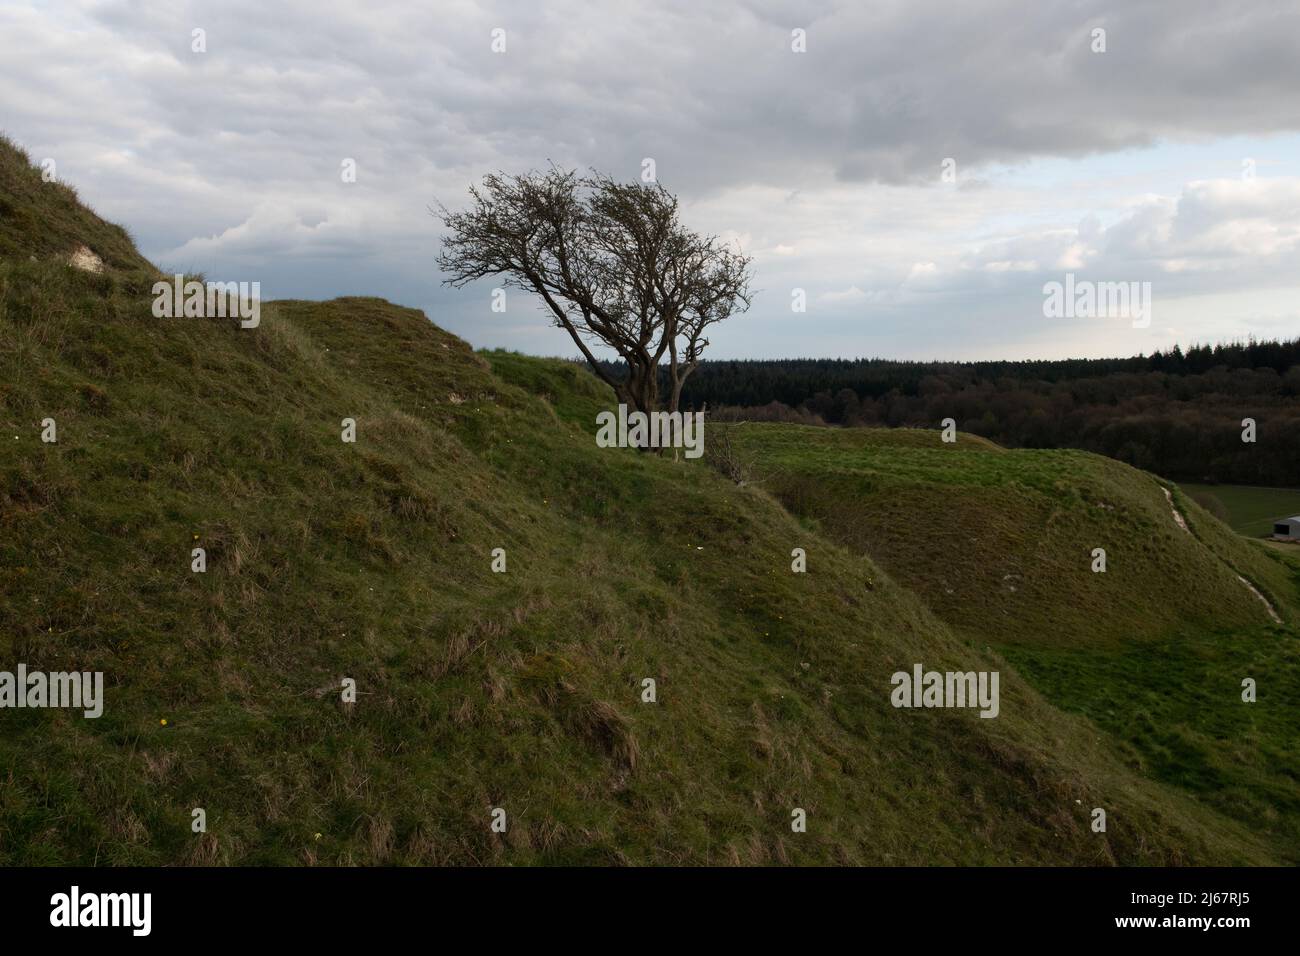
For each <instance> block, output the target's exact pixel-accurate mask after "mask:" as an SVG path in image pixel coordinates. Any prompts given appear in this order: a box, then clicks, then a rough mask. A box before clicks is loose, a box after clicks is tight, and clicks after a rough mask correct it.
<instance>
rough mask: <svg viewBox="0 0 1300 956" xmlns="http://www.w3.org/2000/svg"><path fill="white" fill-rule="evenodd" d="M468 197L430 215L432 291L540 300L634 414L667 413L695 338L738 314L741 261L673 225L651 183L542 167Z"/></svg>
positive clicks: (671, 205) (673, 202) (744, 302)
mask: <svg viewBox="0 0 1300 956" xmlns="http://www.w3.org/2000/svg"><path fill="white" fill-rule="evenodd" d="M470 200H471V201H470V204H469V207H468V208H467V209H465V210H464V211H462V212H451V211H449V210H448V209H447V208H446V207H445V206H442V205H439V206H438V208H437V210H436V212H435V214H436V215H438V216H439V217H440V218H441V219H442V221H443V223H444V224H445V225H446V226H447V229H448V235H447V237H446V238H445V239H444V241H443V246H442V251H441V253H440V254H439V256H438V266H439V268H441V269H442V270H443V272H445V273H446V274H447V276H448V278H447V279H445V280H444V284H445V285H450V286H453V287H455V288H460V287H461V286H464V285H466V284H467V283H469V282H473V281H474V280H476V279H481V278H484V277H486V276H498V275H503V276H505V277H506V278H505V285H507V286H513V287H515V288H519V289H523V290H525V291H528V292H533V293H536V294H537V295H539V296H541V298H542V301H543V302H545V303H546V306H547V308H548V309H550V311H551V314H552V316H553V318H554V321H555V324H556V325H557V326H559V327H560V328H562V329H564V330H565V331H567V332H568V333H569V335H570V337H572V339H573V341H574V342H575V343H576V344H577V346H578V348H579V349H580V350H581V352H582V354H583V356H584V357H585V358H586V359H587V362H588V363H589V364H590V365H591V367H592V369H593V371H595V373H596V374H597V375H599V376H600V377H601V378H602V379H604V381H606V382H607V383H608V384H609V385H610V386H611V387H612V388H613V389H614V391H615V393H616V394H617V395H618V396H619V400H620V401H622V402H625V403H626V404H627V405H629V406H630V407H632V408H634V409H636V410H638V411H643V412H650V411H654V410H656V409H658V408H660V407H665V406H666V407H667V410H668V411H670V412H672V411H677V410H678V404H679V403H680V401H681V394H682V386H683V385H684V384H685V383H686V380H687V378H689V377H690V374H691V373H692V372H693V371H695V369H696V367H697V366H698V365H699V362H700V356H701V355H702V353H703V352H704V349H705V347H706V346H707V345H708V344H709V340H708V339H707V338H706V337H705V332H706V330H707V329H708V328H709V326H711V325H714V324H716V323H718V322H721V321H722V320H723V319H726V318H728V317H729V316H731V315H735V314H737V313H740V312H744V311H745V310H746V309H748V308H749V302H750V292H749V264H750V259H749V257H747V256H743V255H741V254H740V253H738V252H735V251H733V250H731V249H729V248H728V247H727V246H725V245H723V244H722V243H721V242H719V241H718V239H717V238H716V237H714V236H702V235H700V234H698V233H695V232H692V231H690V230H688V229H686V228H685V227H684V226H682V225H681V223H680V222H678V219H677V199H676V197H674V196H673V195H671V194H670V193H669V192H668V191H667V190H665V189H664V188H663V187H662V186H660V185H658V184H657V183H656V184H653V185H647V184H641V183H617V182H615V181H614V180H613V179H611V178H610V177H609V176H605V175H601V174H598V173H593V174H591V175H589V176H585V177H579V176H578V174H577V172H576V171H572V170H563V169H558V168H556V167H551V168H550V169H548V170H545V171H542V172H529V173H525V174H523V175H520V176H507V175H505V174H502V173H495V174H492V175H489V176H487V177H485V178H484V180H483V183H482V185H481V186H472V187H470ZM594 341H599V342H603V343H604V344H606V345H608V346H609V347H610V348H612V349H613V350H614V351H615V352H616V353H617V354H618V355H619V356H620V357H621V358H622V359H623V361H624V362H625V363H626V364H627V368H628V375H627V378H626V379H623V380H619V379H617V378H615V377H614V376H612V375H611V374H609V372H608V371H607V370H606V369H605V367H604V366H602V365H601V364H600V362H598V361H597V360H596V356H595V355H594V354H593V353H592V351H591V347H590V345H591V343H592V342H594ZM664 364H666V365H667V373H668V376H667V392H668V394H667V395H666V396H661V395H660V381H659V369H660V366H661V365H664Z"/></svg>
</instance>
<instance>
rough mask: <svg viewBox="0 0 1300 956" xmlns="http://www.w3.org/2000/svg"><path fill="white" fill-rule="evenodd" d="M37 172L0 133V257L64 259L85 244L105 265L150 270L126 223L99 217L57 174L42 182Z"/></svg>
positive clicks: (116, 267) (42, 178)
mask: <svg viewBox="0 0 1300 956" xmlns="http://www.w3.org/2000/svg"><path fill="white" fill-rule="evenodd" d="M42 172H43V171H42V169H40V168H39V167H37V166H34V165H32V164H31V163H30V162H29V161H28V157H27V154H26V153H24V152H23V151H22V150H20V149H19V148H18V147H17V146H15V145H14V144H13V143H12V142H10V141H9V140H8V139H6V138H5V137H4V136H0V262H5V261H14V260H17V259H29V258H36V259H46V258H49V257H57V258H61V259H64V260H66V259H67V258H68V257H69V256H70V255H71V254H72V253H73V251H74V250H76V249H77V248H78V247H80V246H86V247H88V248H89V249H90V250H91V251H92V252H94V253H95V254H96V255H98V256H99V257H100V258H101V259H102V260H103V261H104V264H105V265H107V266H108V267H110V268H113V269H118V270H142V271H146V272H152V271H154V268H153V266H152V265H151V264H150V263H149V262H148V260H146V259H145V258H144V256H142V255H140V253H139V252H138V251H137V250H136V248H135V243H133V242H132V241H131V236H130V235H129V234H128V233H127V231H126V230H125V229H123V228H122V227H121V226H116V225H113V224H112V223H108V222H105V221H104V220H102V219H100V218H99V217H98V216H96V215H95V214H94V213H93V212H91V211H90V210H89V209H88V208H86V206H85V205H83V204H82V203H81V201H80V200H79V199H78V197H77V192H76V190H75V189H73V188H72V187H71V186H69V185H68V184H66V183H63V182H61V181H59V180H58V178H57V176H55V178H54V179H52V180H51V181H48V182H47V181H46V178H45V177H44V176H43V175H42ZM52 172H55V173H57V169H54V170H52Z"/></svg>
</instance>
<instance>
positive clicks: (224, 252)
mask: <svg viewBox="0 0 1300 956" xmlns="http://www.w3.org/2000/svg"><path fill="white" fill-rule="evenodd" d="M196 30H202V31H203V33H202V34H201V38H202V41H203V42H202V43H199V42H198V41H196V39H195V36H196V34H195V31H196ZM796 30H801V31H804V33H803V37H804V38H805V39H804V41H803V45H804V46H805V47H806V50H805V51H804V52H797V51H796V50H795V49H794V47H796V46H799V45H800V44H799V43H798V42H797V41H796V39H795V34H794V33H793V31H796ZM1098 30H1104V31H1105V32H1104V36H1102V35H1099V34H1097V33H1096V31H1098ZM494 31H504V34H501V33H497V34H495V36H496V37H497V40H498V42H497V46H498V47H500V45H501V43H500V39H501V38H502V37H504V47H505V48H504V51H501V52H497V51H494V49H493V41H494ZM1103 40H1104V52H1101V51H1099V50H1098V49H1097V48H1098V47H1099V46H1101V43H1102V41H1103ZM196 46H205V47H206V49H205V50H202V51H199V52H196V50H195V47H196ZM0 130H2V131H4V132H5V133H7V134H8V135H9V136H10V137H11V138H12V139H14V140H16V141H17V142H19V143H20V144H21V145H23V146H24V147H25V148H26V149H27V150H28V152H29V153H30V154H31V156H32V158H33V160H35V161H38V162H39V161H41V160H43V159H46V158H51V159H54V160H55V162H56V168H57V172H58V175H59V178H61V179H64V180H66V181H69V182H71V183H73V184H75V185H76V186H77V187H78V189H79V191H80V193H81V195H82V197H83V199H85V200H86V201H88V202H89V203H90V204H91V205H92V206H93V207H94V208H95V209H96V210H97V211H98V212H99V213H100V214H101V215H103V216H104V217H105V218H108V219H110V220H113V221H116V222H120V223H122V224H123V225H125V226H127V227H128V228H129V229H130V230H131V232H132V234H133V235H134V236H135V237H136V239H137V241H138V243H139V245H140V247H141V249H142V251H143V252H144V253H145V254H146V255H148V256H149V257H150V258H151V259H153V260H154V261H155V262H156V263H158V264H159V265H161V266H163V267H164V268H167V269H169V270H177V271H180V270H184V271H203V272H205V273H206V274H207V275H208V277H209V278H213V279H236V280H244V281H252V280H257V281H260V282H261V284H262V291H263V296H264V297H266V298H283V297H300V298H330V297H333V296H336V295H354V294H365V295H381V296H384V297H386V298H389V299H392V300H394V301H397V302H400V303H403V304H405V305H411V306H415V307H418V308H421V309H423V310H425V311H426V312H427V313H428V314H429V316H430V317H431V318H432V319H433V320H434V321H435V322H437V323H438V324H440V325H442V326H444V327H445V328H448V329H450V330H452V331H454V332H456V333H457V334H459V335H462V336H464V337H465V338H467V339H468V340H469V341H470V342H471V343H473V344H474V345H476V346H480V347H484V346H502V347H508V348H514V349H519V350H521V351H526V352H533V353H538V354H553V355H571V354H574V353H575V351H576V350H575V349H574V348H573V347H572V345H571V344H570V343H569V341H568V339H567V337H566V336H565V335H564V333H562V332H560V331H558V330H555V329H552V328H550V327H549V326H548V323H547V321H546V318H545V316H544V315H543V314H542V313H541V312H540V311H538V310H537V309H536V308H535V307H534V306H533V304H532V303H530V302H529V301H527V299H526V298H525V297H524V296H523V295H522V294H521V293H515V292H512V293H511V294H510V298H508V299H507V311H506V312H505V313H504V314H502V313H496V312H493V311H491V308H490V306H491V291H492V287H493V285H494V284H495V283H493V282H491V281H484V282H483V283H481V284H480V285H479V286H473V287H470V288H467V289H463V290H459V291H456V290H451V289H448V288H444V287H442V286H441V285H440V282H441V279H442V276H440V275H439V273H438V271H437V269H436V267H435V265H434V256H435V254H436V252H437V249H438V244H439V230H440V226H439V223H438V222H437V221H436V220H435V219H433V218H432V217H431V216H430V214H429V211H428V207H429V206H430V205H431V204H433V203H435V202H437V201H442V202H444V203H446V204H447V205H449V206H451V207H456V206H458V205H460V204H462V203H463V202H464V197H465V195H466V190H467V187H468V186H469V184H470V183H471V182H473V181H475V180H477V179H478V178H480V177H481V176H482V175H483V174H484V173H486V172H489V171H492V170H498V169H500V170H505V171H507V172H522V171H524V170H527V169H530V168H536V167H539V166H544V165H545V164H546V163H547V162H548V161H553V162H555V163H558V164H561V165H567V166H576V167H596V168H598V169H601V170H603V171H607V172H610V173H612V174H614V175H615V176H617V177H619V178H624V179H635V178H638V177H639V176H640V175H641V173H642V169H643V162H644V161H645V160H646V159H652V160H653V161H654V167H655V172H656V175H657V177H658V180H659V181H660V182H661V183H663V184H664V185H665V186H666V187H667V188H669V189H670V190H672V191H673V192H675V193H677V194H678V195H679V196H680V197H681V199H682V201H683V218H684V219H685V221H686V223H687V224H688V225H690V226H692V227H694V228H697V229H699V230H701V231H705V232H709V233H714V234H717V235H719V236H720V237H723V238H724V239H726V240H727V241H730V242H735V243H737V244H739V246H740V247H741V248H742V249H743V250H744V251H745V252H747V253H749V254H751V255H752V256H753V257H754V286H755V288H756V289H757V290H758V294H757V296H756V298H755V302H754V307H753V309H752V310H751V311H750V312H749V313H748V314H746V315H744V316H742V317H739V318H736V319H734V320H732V321H730V322H728V323H725V324H724V325H723V326H721V327H720V328H719V329H718V331H717V333H716V334H715V335H713V336H712V343H713V344H712V348H711V350H710V355H711V356H713V357H719V358H720V357H782V356H850V357H852V356H875V355H879V356H886V357H897V358H922V359H924V358H1000V357H1006V358H1029V357H1061V356H1083V355H1088V356H1099V355H1128V354H1136V353H1138V352H1150V351H1151V350H1153V349H1156V348H1164V347H1167V346H1169V345H1171V344H1173V343H1175V342H1178V343H1182V344H1184V345H1186V344H1188V343H1190V342H1197V341H1200V342H1203V341H1217V340H1223V339H1234V338H1244V337H1246V336H1249V335H1254V336H1256V337H1261V338H1264V337H1277V336H1291V337H1293V336H1296V335H1300V296H1298V294H1297V293H1300V268H1298V267H1300V3H1297V2H1295V0H1277V2H1270V0H1213V2H1210V0H1204V2H1203V0H1177V2H1174V0H1166V2H1148V0H1069V2H1054V0H1018V2H1001V0H988V2H982V3H972V2H955V0H949V2H945V3H931V2H928V0H898V2H895V0H883V2H862V0H858V2H852V0H846V2H832V0H825V2H817V0H811V2H800V3H793V2H791V3H787V2H782V0H736V2H731V3H721V2H719V3H704V2H700V0H685V2H671V0H670V2H656V3H646V2H642V0H626V2H603V3H600V4H595V3H585V4H584V3H569V2H564V0H547V2H545V3H541V2H535V0H530V2H524V0H520V2H515V3H504V2H503V3H485V2H484V3H470V2H441V0H432V2H410V3H388V2H383V0H367V2H365V3H360V2H357V3H349V4H345V3H331V2H328V0H310V2H296V0H290V2H279V3H272V2H269V0H251V2H246V0H212V2H196V3H188V2H184V0H158V2H139V0H137V2H132V0H104V2H92V0H5V2H4V4H3V5H2V6H0ZM346 160H352V161H354V162H355V166H356V181H355V182H344V177H343V175H342V170H343V166H344V163H345V161H346ZM945 160H951V162H949V163H946V164H945ZM945 170H947V171H949V172H950V175H948V176H946V177H945V175H944V173H945ZM1066 273H1072V274H1073V275H1074V276H1075V277H1076V279H1077V280H1082V281H1098V282H1117V281H1123V282H1149V283H1151V287H1150V288H1151V303H1152V308H1151V323H1150V327H1149V328H1134V327H1133V323H1132V322H1131V321H1129V320H1127V319H1124V318H1116V317H1109V318H1047V317H1045V315H1044V307H1043V304H1044V293H1043V287H1044V283H1047V282H1051V281H1061V280H1063V279H1064V276H1065V274H1066ZM795 289H803V290H804V291H805V294H806V299H807V310H806V311H805V312H802V313H797V312H794V311H792V307H791V305H792V295H793V290H795Z"/></svg>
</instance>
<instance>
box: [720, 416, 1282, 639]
mask: <svg viewBox="0 0 1300 956" xmlns="http://www.w3.org/2000/svg"><path fill="white" fill-rule="evenodd" d="M720 427H721V426H720ZM730 432H731V434H732V435H733V436H734V439H735V442H736V444H737V446H738V447H740V448H741V449H742V450H743V452H744V453H746V454H748V455H749V456H750V457H751V458H753V459H754V460H755V462H756V465H757V472H758V475H759V476H760V478H761V480H762V482H763V484H764V487H766V488H767V489H768V490H770V491H771V492H772V493H773V494H774V495H775V497H776V498H777V499H778V500H780V501H781V502H783V503H784V504H785V505H786V506H787V507H788V508H789V509H790V510H791V511H793V512H794V513H795V514H798V515H801V516H803V517H806V518H808V519H810V520H814V521H816V522H817V523H818V526H819V527H821V528H823V529H825V531H826V533H827V534H828V535H830V536H831V537H834V538H835V539H836V540H838V541H840V542H841V543H843V544H845V545H847V546H850V547H852V548H854V549H855V550H857V551H860V552H866V553H869V554H870V555H871V556H872V558H874V559H875V560H877V561H879V562H880V563H881V564H882V565H883V566H884V567H885V569H886V570H887V571H888V572H890V574H892V575H893V576H894V577H895V579H897V580H898V581H899V582H901V583H905V584H906V585H907V587H909V588H912V589H914V590H916V591H917V592H918V593H919V594H920V595H921V596H922V597H923V598H924V599H925V601H926V603H927V604H928V605H929V606H930V608H931V609H933V610H934V611H935V612H936V613H937V614H939V616H941V617H942V618H944V619H945V620H946V621H948V623H949V624H950V625H951V626H952V627H954V628H956V629H957V630H958V631H960V632H962V633H964V634H966V635H968V636H971V637H978V638H980V639H985V640H994V641H995V642H997V643H1005V644H1033V645H1041V644H1057V645H1078V644H1095V643H1097V642H1099V641H1116V640H1125V641H1127V640H1132V639H1135V638H1139V639H1140V638H1148V637H1157V636H1162V635H1165V634H1167V633H1169V632H1170V631H1171V630H1173V629H1176V628H1178V627H1182V626H1193V627H1218V626H1249V625H1252V624H1257V623H1267V622H1268V621H1269V620H1270V617H1269V615H1268V612H1267V608H1266V607H1265V606H1264V604H1263V602H1261V601H1260V600H1259V598H1257V597H1256V596H1255V595H1253V594H1252V593H1251V592H1250V590H1249V589H1248V588H1247V587H1245V586H1243V584H1242V583H1241V581H1240V580H1239V577H1238V576H1239V575H1241V576H1245V577H1246V578H1247V579H1248V580H1250V581H1252V582H1254V584H1255V585H1256V587H1257V588H1258V589H1259V590H1260V591H1261V592H1263V593H1264V594H1265V595H1267V596H1268V598H1269V600H1270V601H1271V602H1272V604H1273V605H1274V607H1275V608H1276V609H1277V611H1278V613H1279V614H1280V615H1281V616H1283V618H1284V619H1286V620H1289V621H1292V622H1294V621H1298V620H1300V598H1298V596H1297V588H1296V583H1295V580H1294V578H1293V575H1292V571H1291V570H1290V569H1289V568H1288V566H1287V565H1286V563H1285V562H1284V561H1282V560H1281V559H1279V558H1277V557H1276V556H1275V555H1274V553H1272V552H1270V551H1268V550H1267V549H1264V548H1260V547H1257V546H1256V545H1255V544H1253V543H1252V542H1249V541H1245V540H1242V539H1240V538H1237V537H1236V536H1234V535H1232V534H1231V533H1230V532H1228V530H1227V529H1226V528H1224V527H1223V526H1222V525H1221V524H1219V523H1218V522H1215V521H1213V519H1211V518H1210V517H1209V515H1207V514H1205V512H1203V511H1202V510H1201V509H1200V508H1199V507H1198V506H1196V505H1195V504H1193V503H1192V502H1190V501H1189V500H1187V499H1186V498H1185V497H1184V496H1182V495H1181V494H1179V493H1178V492H1177V489H1175V488H1173V487H1172V486H1170V490H1171V493H1172V494H1173V495H1174V497H1175V504H1176V506H1177V507H1178V509H1179V510H1180V511H1181V513H1182V514H1183V515H1184V516H1185V519H1186V520H1187V521H1188V522H1190V523H1191V526H1192V530H1193V531H1194V532H1197V533H1194V534H1189V533H1188V532H1187V531H1185V530H1183V529H1182V528H1181V527H1180V526H1179V524H1178V522H1177V520H1176V519H1175V517H1174V513H1173V509H1172V508H1171V505H1170V503H1169V501H1168V500H1167V499H1166V497H1165V489H1164V487H1163V486H1162V485H1161V484H1160V482H1159V481H1158V480H1157V479H1156V478H1154V477H1153V476H1152V475H1150V474H1148V473H1146V472H1142V471H1138V470H1136V469H1134V468H1131V467H1129V466H1127V465H1124V464H1121V463H1119V462H1116V461H1113V460H1111V459H1109V458H1104V457H1101V456H1099V455H1093V454H1089V453H1087V452H1077V451H1035V450H1017V451H1010V450H1006V449H1003V448H1000V447H998V446H996V445H993V444H991V443H989V442H987V441H984V440H983V439H979V438H976V437H963V436H959V440H958V441H957V442H955V443H951V444H947V443H944V442H943V441H942V440H941V438H940V432H939V430H938V429H937V428H936V429H934V430H933V431H923V430H914V429H894V430H879V429H825V428H814V427H810V426H801V425H775V426H772V427H762V428H759V427H755V426H754V425H741V426H735V427H732V428H731V429H730ZM1097 548H1101V549H1104V550H1105V552H1106V568H1107V570H1106V572H1105V573H1095V572H1094V571H1093V563H1094V556H1093V551H1094V549H1097Z"/></svg>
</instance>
